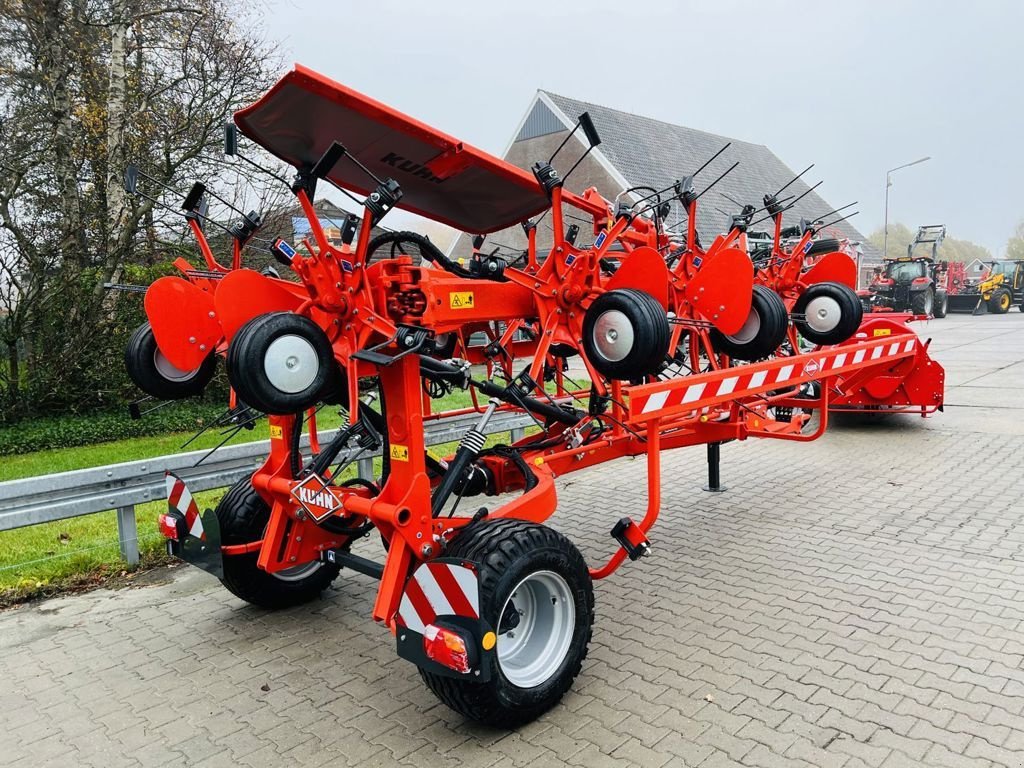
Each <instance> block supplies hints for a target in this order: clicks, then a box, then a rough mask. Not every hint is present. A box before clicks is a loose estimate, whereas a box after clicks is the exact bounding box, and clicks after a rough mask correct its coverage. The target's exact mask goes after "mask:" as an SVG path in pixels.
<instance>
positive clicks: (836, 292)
mask: <svg viewBox="0 0 1024 768" xmlns="http://www.w3.org/2000/svg"><path fill="white" fill-rule="evenodd" d="M819 297H827V298H830V299H833V300H834V301H835V302H836V303H838V304H839V322H838V323H836V325H835V327H834V328H832V329H831V330H828V331H816V330H814V329H813V328H812V327H811V326H810V325H808V323H807V321H806V320H805V319H800V320H797V319H794V320H793V325H795V326H796V329H797V331H799V332H800V335H801V336H803V337H804V338H805V339H807V340H808V341H812V342H814V343H815V344H839V343H841V342H844V341H846V340H847V339H848V338H850V337H851V336H853V334H855V333H856V332H857V329H858V328H860V324H861V321H862V320H863V319H864V305H863V304H861V301H860V297H859V296H858V295H857V293H856V291H854V290H853V289H852V288H850V287H849V286H848V285H843V284H842V283H829V282H826V283H815V284H814V285H811V286H808V288H807V290H806V291H804V292H803V294H801V296H800V298H799V299H797V300H796V304H795V305H794V306H793V314H794V315H803V314H804V313H805V312H806V311H807V306H808V304H810V303H811V301H813V300H814V299H816V298H819Z"/></svg>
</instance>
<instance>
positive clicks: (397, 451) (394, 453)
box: [391, 443, 409, 461]
mask: <svg viewBox="0 0 1024 768" xmlns="http://www.w3.org/2000/svg"><path fill="white" fill-rule="evenodd" d="M391 458H392V459H394V460H395V461H408V460H409V446H407V445H398V444H397V443H394V444H392V446H391Z"/></svg>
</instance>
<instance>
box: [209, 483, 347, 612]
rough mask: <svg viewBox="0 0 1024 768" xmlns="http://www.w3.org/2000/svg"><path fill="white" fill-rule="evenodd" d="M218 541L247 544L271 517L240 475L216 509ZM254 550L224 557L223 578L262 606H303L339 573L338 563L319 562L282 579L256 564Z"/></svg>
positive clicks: (232, 588) (258, 535)
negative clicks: (294, 576) (299, 575)
mask: <svg viewBox="0 0 1024 768" xmlns="http://www.w3.org/2000/svg"><path fill="white" fill-rule="evenodd" d="M215 512H216V515H217V522H218V524H219V525H220V537H221V544H224V545H230V544H248V543H249V542H252V541H258V540H259V539H260V538H262V537H263V531H264V529H266V527H267V522H268V521H269V520H270V507H268V506H267V504H266V502H264V501H263V499H262V498H260V495H259V494H258V493H256V489H255V488H253V487H252V483H251V482H250V480H249V478H248V477H243V478H242V479H241V480H239V481H238V482H237V483H235V484H234V485H233V486H231V489H230V490H229V491H228V492H227V493H226V494H224V498H222V499H221V500H220V503H219V504H218V505H217V509H216V510H215ZM258 556H259V554H258V553H257V552H250V553H248V554H244V555H225V556H224V578H223V579H221V583H222V584H223V585H224V586H225V587H227V589H228V591H229V592H230V593H231V594H233V595H235V596H236V597H240V598H241V599H242V600H245V602H247V603H252V604H253V605H258V606H259V607H261V608H268V609H271V610H278V609H281V608H290V607H291V606H293V605H302V604H303V603H308V602H309V601H310V600H312V599H314V598H316V597H318V596H319V595H320V593H321V592H323V591H324V590H325V589H327V587H328V586H330V584H331V582H332V581H334V579H335V578H337V576H338V572H339V571H340V570H341V566H339V565H334V564H331V563H321V564H320V565H319V567H318V568H317V569H316V570H313V571H312V572H311V573H310V574H309V575H308V576H305V577H303V578H301V579H296V580H294V581H292V580H287V581H286V580H284V579H280V578H278V577H277V576H274V575H273V574H270V573H267V572H266V571H264V570H263V569H261V568H260V567H259V566H258V565H256V559H257V557H258Z"/></svg>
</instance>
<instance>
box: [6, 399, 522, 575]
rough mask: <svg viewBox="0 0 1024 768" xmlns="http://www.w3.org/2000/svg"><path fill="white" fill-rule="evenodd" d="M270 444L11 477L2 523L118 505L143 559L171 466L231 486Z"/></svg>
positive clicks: (449, 433) (456, 426) (514, 419)
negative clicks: (145, 536) (142, 530)
mask: <svg viewBox="0 0 1024 768" xmlns="http://www.w3.org/2000/svg"><path fill="white" fill-rule="evenodd" d="M479 420H480V415H479V414H478V413H469V414H464V415H461V416H452V417H448V418H445V419H439V420H437V421H431V422H428V423H427V426H426V428H425V430H424V438H425V440H426V444H427V445H440V444H442V443H449V442H452V441H454V440H458V439H460V438H461V437H462V435H463V434H464V433H465V432H466V430H467V429H469V428H470V427H471V426H473V425H474V424H476V423H477V422H478V421H479ZM533 423H534V422H533V419H532V418H531V417H530V416H528V415H526V414H524V413H503V412H501V411H499V412H498V413H496V414H494V416H493V418H492V419H491V421H490V422H489V423H488V425H487V429H486V432H487V433H488V434H499V433H501V432H510V433H511V434H512V439H513V440H514V439H518V438H519V437H521V436H522V434H523V431H524V430H525V428H526V427H528V426H530V425H532V424H533ZM336 432H337V430H329V431H326V432H321V433H320V434H319V438H320V444H321V445H326V444H327V443H328V442H329V441H330V439H331V438H332V437H333V436H334V435H335V434H336ZM308 446H309V439H308V437H307V436H303V447H304V448H305V447H308ZM269 451H270V441H269V440H259V441H256V442H251V443H240V444H238V445H231V446H226V447H224V448H221V449H219V450H218V451H217V452H216V453H215V454H213V456H212V457H211V458H210V459H208V460H207V461H204V462H203V463H202V464H200V465H199V466H196V462H197V461H199V459H201V458H202V457H203V455H204V454H206V453H208V450H205V449H204V450H200V451H190V452H188V453H178V454H172V455H170V456H158V457H156V458H152V459H143V460H141V461H126V462H124V463H121V464H108V465H107V466H105V467H93V468H91V469H76V470H72V471H70V472H58V473H56V474H52V475H38V476H36V477H26V478H22V479H20V480H8V481H6V482H3V483H0V531H9V530H13V529H14V528H22V527H25V526H28V525H37V524H39V523H49V522H53V521H55V520H64V519H66V518H69V517H78V516H80V515H90V514H93V513H95V512H105V511H107V510H111V509H113V510H117V534H118V541H119V543H120V546H121V555H122V557H124V558H125V560H127V561H128V563H130V564H132V565H135V564H136V563H138V561H139V545H138V526H137V524H136V520H135V505H136V504H145V503H147V502H151V501H159V500H160V499H164V498H166V495H165V494H166V485H165V482H164V473H165V472H166V471H168V470H169V471H171V472H174V473H175V474H176V475H178V476H179V477H181V478H182V479H183V480H185V481H186V482H187V483H188V486H189V488H190V489H191V490H193V491H208V490H211V489H214V488H224V487H227V486H229V485H231V484H232V483H234V482H235V481H237V480H239V479H240V478H242V477H245V476H246V475H251V474H252V473H253V472H255V471H256V469H257V468H258V467H259V466H260V464H262V463H263V459H264V458H265V457H266V456H267V454H268V453H269ZM379 455H380V453H376V454H364V455H361V456H360V458H359V467H360V474H362V475H364V476H370V474H371V473H372V471H373V470H372V463H371V462H372V461H373V459H374V458H375V457H376V456H379Z"/></svg>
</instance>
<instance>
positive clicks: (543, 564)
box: [420, 519, 594, 728]
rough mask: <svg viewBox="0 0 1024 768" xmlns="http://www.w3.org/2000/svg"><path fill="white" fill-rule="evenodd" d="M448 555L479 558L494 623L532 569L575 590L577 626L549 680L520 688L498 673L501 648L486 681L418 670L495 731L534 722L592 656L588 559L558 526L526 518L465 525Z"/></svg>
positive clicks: (483, 601)
mask: <svg viewBox="0 0 1024 768" xmlns="http://www.w3.org/2000/svg"><path fill="white" fill-rule="evenodd" d="M447 555H449V556H451V557H462V558H465V559H466V560H470V561H472V562H474V563H477V564H478V566H479V568H480V572H479V585H480V615H481V617H482V618H484V619H485V620H486V621H488V622H490V624H491V626H494V627H497V626H498V624H499V619H500V617H499V615H498V614H499V612H500V611H501V610H502V608H503V606H504V605H505V602H506V600H507V599H508V597H509V595H510V594H511V593H512V590H513V589H515V587H516V586H517V585H518V584H519V583H520V582H521V581H522V580H523V579H524V578H525V577H526V576H527V575H529V574H530V573H535V572H537V571H544V570H547V571H553V572H555V573H557V574H558V575H560V576H561V577H562V578H563V579H564V580H565V581H566V583H567V584H568V585H569V587H570V589H571V590H572V594H573V600H574V604H575V608H576V624H575V626H574V629H573V636H572V639H571V641H570V646H569V650H568V652H567V653H566V656H565V659H563V661H562V663H561V665H559V667H558V669H557V670H556V671H555V673H554V674H552V675H551V677H549V678H548V679H547V680H546V681H545V682H543V683H541V684H540V685H538V686H535V687H533V688H519V687H517V686H515V685H513V684H512V683H510V682H509V681H508V680H507V679H506V678H505V676H504V674H503V673H502V671H501V666H500V664H499V663H498V658H497V653H493V654H491V655H490V657H489V659H490V662H489V663H491V664H492V668H491V670H490V672H491V679H490V681H489V682H486V683H478V682H473V681H471V680H464V679H458V678H452V677H444V676H440V675H434V674H431V673H429V672H424V671H423V670H422V669H421V670H420V675H421V677H422V678H423V680H424V682H425V683H426V684H427V687H428V688H430V690H431V691H433V692H434V695H436V696H437V698H439V699H440V700H441V701H442V702H443V703H444V704H446V705H448V706H449V707H451V708H452V709H454V710H455V711H456V712H458V713H460V714H462V715H464V716H466V717H468V718H471V719H472V720H476V721H478V722H481V723H484V724H486V725H490V726H493V727H497V728H514V727H516V726H519V725H522V724H524V723H528V722H530V721H532V720H535V719H537V718H538V717H540V715H542V714H543V713H544V712H546V711H547V710H549V709H551V707H553V706H554V705H555V704H557V703H558V702H559V701H560V700H561V698H562V697H563V696H564V695H565V693H566V691H568V690H569V688H570V687H571V686H572V683H573V681H574V680H575V679H576V676H577V675H579V673H580V669H581V668H582V666H583V660H584V659H585V658H586V657H587V647H588V646H589V644H590V638H591V635H592V633H593V625H594V588H593V583H592V582H591V579H590V573H589V571H588V570H587V564H586V562H585V561H584V560H583V556H582V555H581V554H580V552H579V550H578V549H576V547H575V545H574V544H573V543H572V542H571V541H569V539H567V538H566V537H565V536H563V535H562V534H560V533H558V532H557V531H555V530H553V529H551V528H548V527H547V526H544V525H539V524H537V523H530V522H526V521H523V520H509V519H506V520H496V521H486V520H485V521H482V522H479V523H475V524H473V525H471V526H469V527H468V528H466V529H464V531H463V533H461V534H460V535H459V536H458V538H456V539H455V541H454V542H453V543H452V546H451V547H450V548H449V550H448V552H447Z"/></svg>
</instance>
